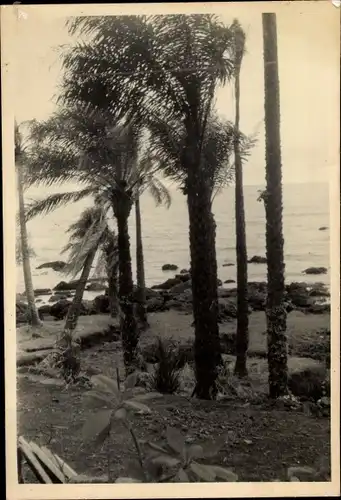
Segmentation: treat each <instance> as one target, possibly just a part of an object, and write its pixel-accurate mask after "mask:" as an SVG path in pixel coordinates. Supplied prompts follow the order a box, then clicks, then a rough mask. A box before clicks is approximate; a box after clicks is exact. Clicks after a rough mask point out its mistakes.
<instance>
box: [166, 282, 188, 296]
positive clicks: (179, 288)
mask: <svg viewBox="0 0 341 500" xmlns="http://www.w3.org/2000/svg"><path fill="white" fill-rule="evenodd" d="M191 287H192V280H187V281H183V282H182V281H180V282H178V283H177V284H176V285H174V286H172V288H170V289H169V293H170V294H171V295H179V294H181V293H183V292H184V291H185V290H188V289H190V288H191Z"/></svg>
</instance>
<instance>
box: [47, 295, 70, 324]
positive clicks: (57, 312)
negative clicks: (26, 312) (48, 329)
mask: <svg viewBox="0 0 341 500" xmlns="http://www.w3.org/2000/svg"><path fill="white" fill-rule="evenodd" d="M70 305H71V301H70V300H67V299H61V300H59V301H58V302H56V303H55V304H53V305H52V306H51V307H50V316H53V317H54V318H55V319H57V320H60V319H64V318H65V317H66V315H67V312H68V310H69V307H70Z"/></svg>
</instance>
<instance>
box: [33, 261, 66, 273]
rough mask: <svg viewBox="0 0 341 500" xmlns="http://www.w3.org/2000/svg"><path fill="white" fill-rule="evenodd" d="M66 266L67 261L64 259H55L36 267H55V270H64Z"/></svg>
mask: <svg viewBox="0 0 341 500" xmlns="http://www.w3.org/2000/svg"><path fill="white" fill-rule="evenodd" d="M65 266H66V262H63V261H62V260H54V261H52V262H45V263H44V264H40V266H38V267H36V269H53V271H63V269H64V268H65Z"/></svg>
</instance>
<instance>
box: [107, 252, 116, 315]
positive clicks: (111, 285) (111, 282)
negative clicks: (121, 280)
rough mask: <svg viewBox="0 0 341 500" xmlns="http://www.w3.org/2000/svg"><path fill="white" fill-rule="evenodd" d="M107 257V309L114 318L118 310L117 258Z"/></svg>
mask: <svg viewBox="0 0 341 500" xmlns="http://www.w3.org/2000/svg"><path fill="white" fill-rule="evenodd" d="M106 258H107V275H108V297H109V311H110V316H111V317H112V318H116V316H117V312H118V259H115V260H114V261H113V260H112V258H111V256H109V255H106Z"/></svg>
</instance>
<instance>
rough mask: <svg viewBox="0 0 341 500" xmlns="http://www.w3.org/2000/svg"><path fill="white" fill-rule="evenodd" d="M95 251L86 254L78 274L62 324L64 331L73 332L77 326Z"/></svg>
mask: <svg viewBox="0 0 341 500" xmlns="http://www.w3.org/2000/svg"><path fill="white" fill-rule="evenodd" d="M96 252H97V248H95V249H94V250H92V251H91V252H89V254H88V255H87V257H86V259H85V262H84V266H83V269H82V273H81V275H80V278H79V280H78V284H77V288H76V292H75V296H74V298H73V301H72V303H71V305H70V307H69V309H68V312H67V316H66V320H65V325H64V331H67V330H68V331H71V332H73V331H74V330H75V328H76V326H77V322H78V318H79V315H80V312H81V308H82V300H83V295H84V291H85V287H86V284H87V282H88V279H89V276H90V273H91V267H92V264H93V261H94V258H95V255H96Z"/></svg>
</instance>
